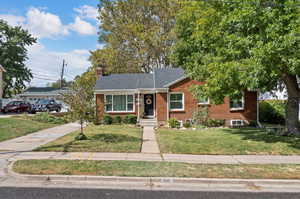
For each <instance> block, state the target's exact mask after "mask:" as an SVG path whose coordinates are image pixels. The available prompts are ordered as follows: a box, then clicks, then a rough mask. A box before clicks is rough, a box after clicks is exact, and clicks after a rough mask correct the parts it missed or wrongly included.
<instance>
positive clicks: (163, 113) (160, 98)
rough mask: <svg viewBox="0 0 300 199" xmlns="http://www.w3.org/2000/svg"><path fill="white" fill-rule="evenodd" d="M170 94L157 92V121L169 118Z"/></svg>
mask: <svg viewBox="0 0 300 199" xmlns="http://www.w3.org/2000/svg"><path fill="white" fill-rule="evenodd" d="M167 100H168V95H167V93H156V115H157V121H159V122H160V121H166V120H167V119H168V112H167V111H168V108H167V107H168V103H167Z"/></svg>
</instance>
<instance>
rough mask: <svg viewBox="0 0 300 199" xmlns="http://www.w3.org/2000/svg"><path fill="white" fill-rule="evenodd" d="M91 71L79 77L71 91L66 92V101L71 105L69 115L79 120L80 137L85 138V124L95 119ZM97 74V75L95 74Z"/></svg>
mask: <svg viewBox="0 0 300 199" xmlns="http://www.w3.org/2000/svg"><path fill="white" fill-rule="evenodd" d="M91 74H92V72H91V71H88V72H86V73H84V74H83V75H82V76H80V77H77V78H76V79H75V82H74V83H73V85H72V86H71V91H70V92H69V93H67V94H64V102H65V103H66V104H68V105H69V116H70V117H71V118H72V119H74V120H79V122H80V125H81V131H80V135H79V136H78V137H77V138H78V139H85V138H86V137H85V135H84V133H83V124H84V122H86V121H91V120H93V119H94V117H95V116H94V113H95V103H94V100H93V98H94V96H93V86H92V85H94V83H93V79H94V78H93V77H90V76H91ZM94 76H95V75H94Z"/></svg>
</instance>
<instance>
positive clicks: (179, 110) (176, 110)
mask: <svg viewBox="0 0 300 199" xmlns="http://www.w3.org/2000/svg"><path fill="white" fill-rule="evenodd" d="M170 112H185V110H184V109H170Z"/></svg>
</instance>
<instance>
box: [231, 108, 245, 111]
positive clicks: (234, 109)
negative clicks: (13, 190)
mask: <svg viewBox="0 0 300 199" xmlns="http://www.w3.org/2000/svg"><path fill="white" fill-rule="evenodd" d="M244 110H245V108H231V109H230V111H244Z"/></svg>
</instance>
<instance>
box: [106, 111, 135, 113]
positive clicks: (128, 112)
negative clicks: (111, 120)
mask: <svg viewBox="0 0 300 199" xmlns="http://www.w3.org/2000/svg"><path fill="white" fill-rule="evenodd" d="M105 113H135V111H105Z"/></svg>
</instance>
